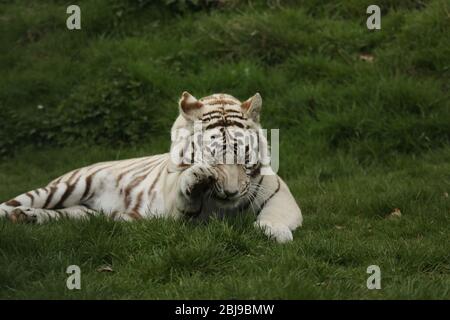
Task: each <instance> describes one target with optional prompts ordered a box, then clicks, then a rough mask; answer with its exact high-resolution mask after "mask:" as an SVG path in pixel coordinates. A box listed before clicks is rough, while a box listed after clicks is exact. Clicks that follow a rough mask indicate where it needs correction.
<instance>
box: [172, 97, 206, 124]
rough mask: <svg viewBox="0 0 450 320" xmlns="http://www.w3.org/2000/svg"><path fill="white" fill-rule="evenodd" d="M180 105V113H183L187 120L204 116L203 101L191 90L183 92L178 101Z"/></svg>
mask: <svg viewBox="0 0 450 320" xmlns="http://www.w3.org/2000/svg"><path fill="white" fill-rule="evenodd" d="M178 104H179V106H180V114H181V115H183V117H185V118H186V119H187V120H192V121H194V120H197V119H199V118H201V116H202V110H201V109H202V107H203V103H201V102H200V101H198V100H197V99H196V98H195V97H194V96H193V95H191V94H190V93H189V92H187V91H184V92H183V93H182V94H181V98H180V101H179V102H178Z"/></svg>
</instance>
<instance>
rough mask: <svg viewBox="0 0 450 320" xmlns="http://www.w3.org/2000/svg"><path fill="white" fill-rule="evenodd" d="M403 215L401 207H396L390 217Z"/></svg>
mask: <svg viewBox="0 0 450 320" xmlns="http://www.w3.org/2000/svg"><path fill="white" fill-rule="evenodd" d="M401 216H402V212H401V211H400V209H399V208H395V209H394V211H392V212H391V213H390V214H389V216H388V218H400V217H401Z"/></svg>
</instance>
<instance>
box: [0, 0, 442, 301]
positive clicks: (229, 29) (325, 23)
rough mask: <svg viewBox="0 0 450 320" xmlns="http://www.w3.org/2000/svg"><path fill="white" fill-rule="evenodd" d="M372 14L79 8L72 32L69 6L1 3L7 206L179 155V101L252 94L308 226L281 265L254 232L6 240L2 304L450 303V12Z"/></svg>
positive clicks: (409, 4)
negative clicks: (372, 276)
mask: <svg viewBox="0 0 450 320" xmlns="http://www.w3.org/2000/svg"><path fill="white" fill-rule="evenodd" d="M371 2H373V1H362V0H352V1H314V0H310V1H306V0H305V1H225V0H223V1H207V0H197V1H194V0H185V1H183V0H166V1H162V0H159V1H149V0H138V1H131V0H129V1H126V0H96V1H78V2H77V4H78V5H79V6H80V7H81V27H82V29H81V30H79V31H76V30H75V31H69V30H67V28H66V19H67V17H68V15H67V14H66V8H67V6H68V5H70V4H72V3H69V2H67V1H56V0H55V1H39V2H32V1H20V0H17V1H2V2H1V3H0V29H1V30H2V32H1V33H0V73H1V77H0V115H1V118H0V200H1V201H3V200H7V199H9V198H11V197H13V196H15V195H17V194H19V193H22V192H25V191H28V190H31V189H33V188H36V187H39V186H42V185H45V184H46V183H47V182H48V181H50V180H51V179H52V178H54V177H56V176H58V175H60V174H62V173H64V172H67V171H68V170H70V169H74V168H76V167H80V166H84V165H87V164H90V163H93V162H97V161H103V160H111V159H123V158H129V157H137V156H143V155H149V154H156V153H161V152H166V151H168V148H169V145H170V135H169V130H170V126H171V124H172V122H173V121H174V119H175V117H176V116H177V113H178V109H177V101H178V98H179V96H180V95H181V92H182V91H184V90H188V91H190V92H191V93H192V94H193V95H195V96H196V97H198V98H200V97H202V96H205V95H209V94H211V93H216V92H225V93H229V94H232V95H234V96H235V97H237V98H238V99H241V100H245V99H247V98H249V97H250V96H252V95H253V94H254V93H255V92H260V93H261V95H262V97H263V111H262V123H263V126H264V127H265V128H268V129H271V128H279V129H280V172H279V173H280V175H281V176H282V177H283V178H284V179H285V180H286V182H287V183H288V185H289V186H290V188H291V191H292V193H293V194H294V196H295V197H296V199H297V201H298V202H299V203H300V207H301V208H302V211H303V213H304V218H305V222H304V228H302V229H300V230H298V231H296V232H295V234H294V243H292V244H288V245H285V246H280V245H277V244H275V243H273V242H271V241H269V240H266V239H265V237H264V236H263V235H261V234H260V233H258V232H256V231H254V230H253V228H252V218H251V217H247V218H246V217H243V218H230V219H226V220H225V221H213V222H212V223H210V224H209V225H197V224H194V223H192V222H189V221H186V222H172V221H159V220H155V221H147V222H143V223H135V224H123V223H117V222H111V221H105V220H103V219H96V220H94V221H91V222H89V223H79V222H70V221H61V222H57V223H50V224H49V225H45V226H30V225H19V226H15V225H10V224H9V223H7V222H4V221H1V222H0V270H2V272H0V297H1V298H8V297H14V298H130V297H134V298H431V297H433V298H450V289H449V288H450V277H449V273H450V256H449V253H448V247H447V248H446V245H447V243H448V241H449V240H450V238H449V235H450V230H449V229H450V227H449V226H450V218H449V209H450V205H449V201H450V199H449V196H448V193H449V192H450V147H449V142H450V104H449V100H450V97H449V86H450V82H449V72H450V71H449V68H450V40H449V34H450V18H449V17H450V6H449V4H448V2H447V1H443V0H434V1H418V0H410V1H408V0H404V1H378V2H377V3H376V4H377V5H379V6H380V7H381V11H382V18H381V27H382V29H381V30H378V31H370V30H367V27H366V19H367V17H368V15H367V14H366V8H367V6H369V5H370V4H373V3H371ZM396 208H398V209H399V210H400V212H401V216H400V217H398V216H395V215H394V216H392V215H391V213H392V212H394V209H396ZM70 264H77V265H79V266H80V267H81V269H82V273H83V275H82V288H83V289H82V290H81V291H79V292H72V291H69V290H67V289H66V287H65V279H66V274H65V273H64V272H65V268H66V267H67V266H68V265H70ZM371 264H376V265H379V266H380V267H381V271H382V286H383V289H382V290H379V291H370V290H367V288H366V278H367V277H368V276H369V275H368V274H366V268H367V267H368V266H369V265H371ZM104 265H107V266H109V267H111V268H112V269H113V270H114V272H112V273H111V272H99V271H98V268H100V271H102V270H103V269H102V266H104Z"/></svg>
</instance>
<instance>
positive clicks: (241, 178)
mask: <svg viewBox="0 0 450 320" xmlns="http://www.w3.org/2000/svg"><path fill="white" fill-rule="evenodd" d="M261 105H262V99H261V96H260V95H259V94H256V95H254V96H253V97H251V98H250V99H248V100H246V101H245V102H243V103H241V102H240V101H239V100H237V99H236V98H234V97H233V96H231V95H227V94H213V95H211V96H208V97H204V98H202V99H200V100H197V99H196V98H194V97H193V96H192V95H190V94H189V93H187V92H184V93H183V94H182V96H181V99H180V101H179V110H180V114H179V116H178V118H177V119H176V121H175V123H174V124H173V126H172V130H171V132H172V135H174V134H175V133H176V132H177V131H179V130H180V129H182V130H184V131H186V132H188V133H189V134H188V136H189V135H191V136H192V135H193V133H194V123H195V122H196V121H200V120H201V125H202V130H203V132H217V135H218V136H219V137H220V139H219V140H220V141H221V143H222V144H223V146H224V149H225V147H226V146H227V145H229V144H230V143H231V142H230V141H229V134H228V133H229V132H230V131H231V129H233V128H245V129H253V130H258V129H260V128H261V126H260V121H259V115H260V111H261ZM197 123H198V122H197ZM191 138H192V137H191ZM263 142H264V143H267V141H263ZM263 142H261V143H263ZM175 143H176V142H175V141H172V147H171V150H176V146H175V145H174V144H175ZM246 148H247V147H246ZM193 150H194V149H193V148H191V150H190V152H193ZM226 152H228V151H226ZM171 153H172V152H170V153H166V154H162V155H156V156H149V157H143V158H136V159H130V160H121V161H111V162H102V163H98V164H94V165H91V166H88V167H84V168H81V169H77V170H73V171H71V172H69V173H67V174H64V175H63V176H61V177H59V178H57V179H55V180H53V181H52V182H50V183H49V184H48V185H47V186H46V187H43V188H39V189H36V190H33V191H30V192H27V193H24V194H21V195H19V196H17V197H15V198H13V199H11V200H9V201H7V202H5V203H2V204H0V217H2V216H3V217H5V216H6V217H8V218H9V219H10V220H11V221H13V222H19V221H30V222H37V223H43V222H45V221H47V220H49V219H59V218H61V217H67V218H88V217H89V216H91V215H96V214H100V213H101V214H105V215H107V216H109V217H111V218H113V219H117V220H126V221H129V220H135V219H141V218H144V219H147V218H151V217H155V216H164V217H175V218H178V217H183V216H190V217H192V216H193V217H207V216H209V215H211V214H218V215H224V214H230V213H236V212H239V211H243V210H246V209H249V210H253V211H254V212H255V213H256V214H257V221H256V222H255V225H256V226H257V227H260V228H262V229H263V230H264V232H265V233H266V234H267V235H268V236H269V237H273V238H275V239H276V240H277V241H278V242H286V241H291V240H292V239H293V237H292V231H293V230H295V229H296V228H297V227H298V226H301V224H302V214H301V211H300V208H299V207H298V205H297V203H296V201H295V199H294V198H293V196H292V195H291V193H290V191H289V189H288V187H287V185H286V184H285V183H284V182H283V180H281V178H280V177H278V176H277V175H276V174H273V175H261V170H262V169H264V168H265V165H264V164H262V163H261V162H260V161H257V162H256V163H253V164H252V165H247V163H245V164H236V163H232V164H220V163H219V164H217V163H210V162H205V161H203V162H197V163H188V164H186V163H184V162H182V163H176V162H175V161H174V160H173V159H174V157H173V156H171ZM246 156H247V154H246Z"/></svg>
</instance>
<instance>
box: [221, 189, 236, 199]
mask: <svg viewBox="0 0 450 320" xmlns="http://www.w3.org/2000/svg"><path fill="white" fill-rule="evenodd" d="M224 191H225V195H226V196H227V198H233V197H235V196H236V195H237V194H238V193H239V190H224Z"/></svg>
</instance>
